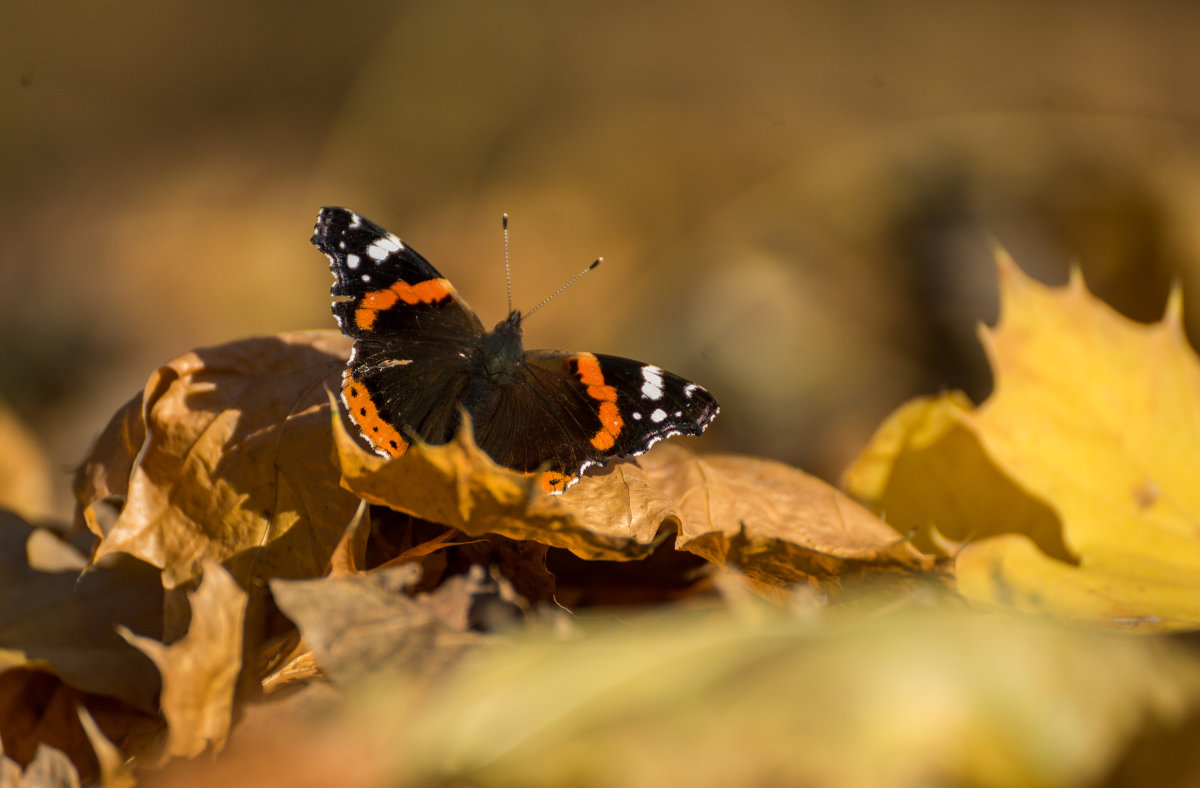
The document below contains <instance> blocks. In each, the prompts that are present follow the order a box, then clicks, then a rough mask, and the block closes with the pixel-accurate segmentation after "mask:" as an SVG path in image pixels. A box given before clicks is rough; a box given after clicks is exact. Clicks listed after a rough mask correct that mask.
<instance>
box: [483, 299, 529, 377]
mask: <svg viewBox="0 0 1200 788" xmlns="http://www.w3.org/2000/svg"><path fill="white" fill-rule="evenodd" d="M524 363H525V349H524V348H523V347H522V346H521V313H520V312H518V311H516V310H515V309H514V310H513V311H512V312H510V313H509V315H508V317H507V318H505V319H504V320H501V321H500V322H499V323H497V324H496V327H495V328H494V329H492V330H491V331H490V332H489V333H487V334H485V335H484V337H483V346H482V348H481V350H480V354H479V356H478V358H477V359H476V364H478V366H479V370H480V371H481V372H482V373H483V375H485V376H486V377H487V379H488V380H489V381H491V382H492V383H494V384H498V385H504V384H506V383H515V382H517V381H518V380H520V377H521V376H520V370H521V365H522V364H524Z"/></svg>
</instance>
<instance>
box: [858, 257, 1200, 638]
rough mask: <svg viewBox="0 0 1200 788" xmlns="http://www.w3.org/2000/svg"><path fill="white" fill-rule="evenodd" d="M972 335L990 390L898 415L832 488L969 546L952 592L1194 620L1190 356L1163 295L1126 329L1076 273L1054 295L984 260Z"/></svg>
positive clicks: (1128, 618) (1197, 418)
mask: <svg viewBox="0 0 1200 788" xmlns="http://www.w3.org/2000/svg"><path fill="white" fill-rule="evenodd" d="M997 263H998V267H999V275H1000V289H1001V304H1002V314H1001V319H1000V321H999V323H998V325H997V326H996V327H995V328H990V329H987V328H985V329H983V330H982V332H981V338H982V341H983V344H984V346H985V348H986V349H987V352H988V355H989V358H990V361H991V365H992V369H993V371H994V374H995V379H996V386H995V391H994V392H993V393H992V395H991V396H990V397H989V398H988V400H987V401H986V402H984V403H983V404H982V405H980V406H979V407H978V408H976V409H971V408H970V405H969V403H967V402H966V401H965V398H964V397H962V395H960V394H947V395H943V396H941V397H938V398H932V399H922V400H918V401H914V402H912V403H909V404H908V405H905V406H904V407H902V408H901V409H900V410H898V411H897V412H896V413H895V414H893V416H892V417H891V418H890V419H889V420H888V421H887V422H886V423H885V424H884V426H883V427H881V428H880V430H879V431H878V432H877V433H876V436H875V438H874V439H873V440H872V442H871V445H870V446H869V447H868V448H867V450H866V451H865V452H864V453H863V455H862V456H860V458H859V459H858V460H857V461H856V462H855V464H854V465H853V466H852V467H851V469H850V470H849V472H848V473H847V476H846V486H847V488H848V489H849V490H850V491H851V492H852V493H854V494H855V495H857V496H858V497H860V498H862V499H864V500H867V501H868V502H870V503H872V504H873V505H874V506H876V507H877V508H878V509H879V510H881V511H882V512H883V513H884V514H885V517H886V518H887V519H888V520H889V521H890V522H891V523H893V524H894V525H895V526H897V527H899V528H902V529H918V530H919V529H921V528H924V527H926V526H934V527H935V528H936V529H937V531H939V532H940V533H941V534H943V535H945V536H948V537H950V538H952V539H957V540H968V543H967V544H966V545H965V546H964V547H962V549H961V550H960V551H959V552H958V553H957V557H956V562H955V570H956V576H957V582H958V588H959V591H960V592H961V593H963V594H964V595H965V596H967V597H969V598H971V599H974V600H976V601H979V602H983V603H987V604H996V605H1005V606H1015V607H1017V608H1020V609H1025V610H1029V611H1039V612H1051V613H1054V614H1057V615H1061V616H1065V617H1069V618H1076V619H1084V620H1092V621H1100V622H1111V623H1117V624H1121V625H1125V626H1130V627H1133V628H1140V629H1179V628H1191V627H1195V626H1198V625H1200V484H1198V483H1197V480H1196V472H1195V467H1196V456H1197V452H1198V450H1200V360H1198V359H1197V357H1196V355H1195V353H1194V351H1193V350H1192V349H1191V348H1190V347H1189V346H1188V344H1187V341H1186V339H1185V338H1184V335H1183V331H1182V328H1181V320H1180V315H1181V311H1182V303H1181V298H1180V296H1179V294H1178V292H1176V293H1173V294H1172V296H1171V299H1170V301H1169V303H1168V306H1167V310H1166V314H1165V316H1164V317H1163V320H1162V321H1161V322H1159V323H1155V324H1153V325H1143V324H1139V323H1135V322H1134V321H1131V320H1129V319H1127V318H1125V317H1122V316H1121V315H1119V314H1117V313H1116V312H1115V311H1113V310H1112V309H1111V308H1109V307H1108V306H1106V305H1105V304H1103V303H1102V302H1100V301H1098V300H1097V299H1095V298H1094V297H1093V296H1092V295H1091V294H1090V293H1089V292H1088V291H1087V289H1086V287H1085V286H1084V283H1083V280H1082V278H1081V276H1080V275H1079V273H1078V272H1077V271H1076V272H1075V273H1073V274H1072V277H1071V280H1070V282H1069V283H1068V284H1067V285H1066V286H1065V287H1062V288H1050V287H1046V286H1044V285H1041V284H1039V283H1038V282H1035V281H1034V280H1032V279H1030V278H1028V277H1027V276H1025V275H1024V274H1023V273H1022V272H1021V271H1020V269H1018V268H1017V266H1016V265H1015V263H1013V262H1012V260H1011V259H1010V258H1009V257H1008V256H1007V255H1005V254H1004V253H1002V252H999V253H997Z"/></svg>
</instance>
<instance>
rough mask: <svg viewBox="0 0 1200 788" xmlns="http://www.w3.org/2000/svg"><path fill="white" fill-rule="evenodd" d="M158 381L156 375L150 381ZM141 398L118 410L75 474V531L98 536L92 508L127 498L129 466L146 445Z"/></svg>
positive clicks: (100, 529)
mask: <svg viewBox="0 0 1200 788" xmlns="http://www.w3.org/2000/svg"><path fill="white" fill-rule="evenodd" d="M158 379H159V378H158V376H157V375H156V377H155V378H152V379H151V380H152V381H154V380H158ZM147 393H148V392H147ZM143 396H144V394H143V393H142V392H139V393H138V394H137V395H135V396H134V397H133V398H132V399H130V400H129V401H128V402H126V403H125V404H124V405H122V406H121V409H120V410H118V411H117V412H116V414H114V415H113V417H112V419H110V420H109V422H108V426H106V427H105V428H104V431H103V432H101V433H100V437H99V438H97V439H96V443H95V444H94V445H93V446H92V449H91V451H90V452H88V456H87V458H86V459H84V461H83V462H82V463H81V464H80V466H79V467H78V468H77V469H76V470H75V479H74V482H73V485H72V486H73V488H74V492H75V500H76V502H77V505H76V508H75V529H76V530H82V529H83V528H87V529H89V530H91V531H92V533H94V534H96V535H97V536H102V535H103V533H104V528H103V524H102V523H101V522H100V519H99V517H97V514H96V510H95V506H96V504H98V503H100V502H101V501H105V500H108V499H110V498H115V499H118V500H120V501H124V500H125V497H126V495H128V494H129V477H130V475H131V474H132V472H133V464H134V461H135V460H136V459H137V455H138V452H139V451H141V448H142V444H143V443H145V441H146V421H145V419H144V418H143V414H142V398H143Z"/></svg>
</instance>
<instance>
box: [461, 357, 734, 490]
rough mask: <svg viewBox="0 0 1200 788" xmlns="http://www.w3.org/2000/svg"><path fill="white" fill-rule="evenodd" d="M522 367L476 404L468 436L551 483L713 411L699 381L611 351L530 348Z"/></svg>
mask: <svg viewBox="0 0 1200 788" xmlns="http://www.w3.org/2000/svg"><path fill="white" fill-rule="evenodd" d="M523 375H524V380H523V381H522V383H521V385H515V386H511V387H506V388H504V389H501V390H498V391H497V392H496V394H495V397H494V399H493V401H491V402H489V403H487V406H486V407H483V406H480V407H478V408H477V409H476V412H475V413H474V414H473V415H474V416H475V425H476V426H475V433H476V440H477V442H478V443H479V446H480V447H481V448H482V449H483V450H484V451H486V452H487V453H488V454H489V455H490V456H491V457H492V458H493V459H494V460H496V462H498V463H500V464H501V465H506V466H508V467H511V468H515V469H517V470H520V471H525V472H531V471H534V470H537V469H539V468H546V469H548V470H549V474H548V476H547V477H546V478H545V484H546V486H547V489H549V490H551V491H558V490H561V489H564V488H565V487H567V486H569V485H570V484H572V483H573V482H575V481H576V480H577V479H578V477H579V475H580V474H581V473H582V472H583V471H584V470H586V469H587V468H588V467H589V466H590V465H595V464H599V463H602V462H605V461H606V460H610V459H614V458H617V457H626V456H630V455H637V454H641V453H643V452H644V451H646V450H647V449H649V448H650V447H651V446H653V445H654V444H655V443H657V442H658V441H660V440H663V439H664V438H669V437H672V436H675V435H699V434H700V433H702V432H703V431H704V430H705V428H706V427H708V425H709V424H710V423H711V422H712V420H713V419H714V418H715V417H716V415H717V411H718V406H717V401H716V400H715V399H714V398H713V396H712V395H711V394H709V393H708V392H707V391H706V390H704V389H703V388H701V387H700V386H697V385H696V384H694V383H692V382H690V381H688V380H685V379H684V378H681V377H679V376H678V375H675V374H672V373H670V372H667V371H665V370H662V369H660V368H658V367H655V366H652V365H648V364H643V363H641V362H640V361H633V360H632V359H627V358H620V357H617V356H606V355H600V354H594V353H568V352H559V351H546V350H539V351H532V352H530V353H528V354H527V355H526V358H525V364H524V367H523Z"/></svg>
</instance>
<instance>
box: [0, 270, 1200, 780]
mask: <svg viewBox="0 0 1200 788" xmlns="http://www.w3.org/2000/svg"><path fill="white" fill-rule="evenodd" d="M1000 260H1001V262H1000V278H1001V286H1002V293H1003V313H1002V319H1001V321H1000V323H999V325H998V326H997V327H995V328H993V329H988V330H986V331H985V332H984V334H983V339H984V343H985V346H986V347H987V349H988V351H989V353H990V355H991V358H992V363H993V369H994V372H995V376H996V387H995V391H994V393H993V394H992V395H991V397H990V398H989V399H988V400H987V401H986V402H984V403H983V404H982V405H979V406H973V405H972V404H971V403H970V402H969V401H967V400H966V398H965V397H963V396H962V395H961V394H957V393H953V392H952V393H947V394H944V395H942V396H940V397H937V398H926V399H921V400H918V401H915V402H913V403H909V404H908V405H905V406H903V407H902V408H900V409H899V410H898V411H897V412H896V413H895V414H894V415H893V416H892V417H890V418H889V419H888V420H887V422H886V423H885V424H884V425H883V426H881V427H880V429H879V431H878V432H877V434H876V436H875V438H874V439H873V440H872V442H871V443H870V445H869V446H868V447H867V448H866V449H865V450H864V452H863V454H862V456H861V457H860V458H859V459H858V460H857V461H856V462H855V463H854V465H853V466H852V467H851V468H850V469H849V471H848V472H847V475H846V480H845V487H846V490H847V491H848V493H843V492H840V491H838V490H837V489H835V488H833V487H831V486H829V485H828V484H826V483H824V482H822V481H820V480H818V479H816V478H814V477H812V476H809V475H806V474H805V473H803V472H802V471H800V470H797V469H795V468H792V467H788V466H785V465H782V464H780V463H777V462H773V461H770V460H765V459H758V458H753V457H744V456H730V455H707V456H702V455H696V454H694V453H692V452H691V451H689V449H688V448H687V446H686V444H685V443H667V444H660V445H658V446H656V447H655V449H654V450H652V451H651V452H649V453H647V454H646V455H644V456H642V457H639V458H637V459H636V460H630V461H625V462H619V463H613V464H610V465H609V466H607V467H604V468H599V469H593V470H592V471H591V472H590V473H589V474H588V475H586V476H585V477H584V478H583V479H582V480H581V481H580V482H579V483H578V484H577V485H575V486H573V487H571V488H570V489H568V491H567V492H566V493H564V494H563V495H560V496H552V495H548V494H546V493H544V492H542V491H541V490H540V489H538V486H537V485H536V483H535V481H534V480H533V479H532V478H531V477H528V476H523V475H521V474H518V473H514V472H511V471H509V470H507V469H505V468H502V467H499V466H496V465H495V464H494V463H493V462H492V461H491V460H490V459H489V458H488V457H487V456H486V455H485V454H483V453H482V452H481V451H480V450H479V449H478V448H477V447H476V446H475V444H474V442H473V440H472V433H471V429H470V425H469V423H468V424H466V425H464V428H463V430H461V431H460V433H459V434H458V435H457V437H456V438H455V439H454V440H453V441H451V442H450V443H448V444H446V445H442V446H427V445H421V444H417V445H415V446H414V447H413V449H412V450H410V451H408V452H407V453H405V454H404V455H403V456H401V457H399V458H397V459H394V460H384V459H381V458H379V457H377V456H376V455H374V454H372V453H371V452H370V451H368V450H367V449H365V448H364V447H363V446H362V445H361V444H360V442H359V439H358V438H357V437H356V436H355V435H353V434H352V432H351V431H348V430H347V427H346V424H345V422H344V421H343V415H342V413H341V412H340V410H339V407H338V405H337V403H336V401H335V400H334V399H333V398H332V396H331V394H330V391H332V390H336V389H337V382H338V379H339V377H340V374H341V370H342V368H343V366H344V363H345V358H346V355H347V353H348V350H349V344H348V341H347V340H345V339H344V338H342V337H341V336H338V335H334V334H332V333H329V332H307V333H294V334H284V335H279V336H275V337H269V338H260V339H251V340H245V341H241V342H236V343H233V344H229V345H225V346H221V347H215V348H207V349H201V350H196V351H194V352H191V353H188V354H185V355H183V356H181V357H179V358H177V359H175V360H174V361H171V362H170V363H168V364H166V365H165V366H163V367H162V368H160V369H159V370H157V371H156V372H154V374H152V375H151V376H150V379H149V381H148V382H147V384H146V387H145V389H144V390H143V391H142V393H141V394H139V395H138V396H137V397H135V398H134V399H132V400H131V401H130V402H129V403H128V404H127V405H126V406H125V407H123V408H122V409H121V410H120V411H119V412H118V413H117V414H116V415H115V416H114V418H113V419H112V421H111V422H110V424H109V426H108V427H107V429H106V430H105V431H104V433H103V434H102V435H101V436H100V437H99V439H98V440H97V442H96V444H95V446H94V447H93V449H92V451H91V453H90V454H89V455H88V457H87V458H86V459H85V461H84V462H83V463H82V465H81V466H80V467H79V469H78V471H77V473H76V478H75V492H76V496H77V500H78V507H77V518H76V523H75V529H74V531H73V532H72V533H70V534H67V533H66V529H58V528H56V527H54V525H53V524H42V525H41V526H40V527H38V526H35V525H32V524H30V523H29V522H28V521H27V520H26V519H24V517H23V516H22V515H23V514H24V513H25V512H27V511H29V509H28V508H22V507H28V505H29V504H28V503H27V501H28V499H27V498H24V499H23V498H21V497H19V496H17V495H16V494H13V495H12V497H7V496H8V494H7V493H6V494H5V495H6V497H5V499H4V500H5V502H6V505H8V507H9V508H10V509H11V510H12V511H11V512H4V513H0V544H2V547H3V553H2V554H0V567H2V570H0V743H2V745H3V756H2V758H0V785H10V784H11V785H64V786H66V785H77V784H80V781H83V782H85V783H87V782H91V783H96V784H102V785H105V786H127V785H132V784H134V783H135V782H143V783H145V784H150V785H168V786H193V785H195V786H202V785H217V784H220V785H230V784H233V785H242V784H245V785H280V786H283V785H289V786H290V785H328V784H336V785H348V786H359V785H361V786H375V785H444V784H470V785H475V784H478V785H546V786H554V785H596V786H602V785H647V786H650V785H663V784H688V785H701V786H703V785H713V786H717V785H722V786H724V785H731V784H811V785H913V784H926V783H953V784H970V785H976V784H978V785H1071V784H1092V783H1095V782H1096V781H1098V780H1101V779H1110V780H1119V779H1123V778H1124V777H1125V776H1128V777H1129V778H1130V779H1134V780H1135V781H1136V780H1137V779H1142V778H1144V777H1145V776H1146V775H1148V774H1152V773H1158V772H1154V771H1153V770H1154V769H1159V770H1160V772H1161V770H1163V769H1164V768H1168V767H1169V769H1171V770H1174V771H1173V773H1176V774H1183V775H1190V777H1191V778H1196V777H1197V776H1200V763H1197V760H1196V759H1195V757H1194V756H1193V757H1192V759H1191V760H1190V761H1189V760H1188V759H1187V757H1185V756H1184V755H1181V754H1180V753H1182V752H1184V751H1185V750H1186V748H1181V747H1178V746H1175V745H1177V744H1178V742H1182V741H1185V740H1186V738H1187V737H1188V736H1194V735H1196V733H1197V732H1200V657H1198V656H1197V655H1196V654H1195V652H1194V650H1193V649H1192V648H1191V647H1190V646H1189V645H1188V644H1187V642H1186V641H1175V640H1169V639H1165V638H1163V637H1161V636H1157V637H1148V636H1146V635H1144V634H1143V635H1141V636H1134V635H1131V634H1129V632H1128V630H1136V631H1140V632H1143V633H1151V632H1161V631H1166V630H1190V629H1197V628H1200V482H1198V481H1197V474H1196V472H1195V470H1194V469H1195V467H1196V465H1197V463H1196V458H1195V455H1196V453H1197V451H1198V448H1197V447H1200V362H1198V361H1197V358H1196V356H1195V354H1194V352H1193V351H1192V350H1191V349H1190V347H1188V345H1187V343H1186V341H1185V339H1184V338H1183V335H1182V332H1181V329H1180V325H1179V314H1180V310H1181V308H1182V305H1181V299H1180V298H1179V296H1178V295H1176V296H1173V298H1172V301H1171V304H1170V306H1169V308H1168V312H1167V316H1166V318H1165V319H1164V320H1163V321H1162V322H1161V323H1159V324H1156V325H1153V326H1143V325H1138V324H1135V323H1132V322H1131V321H1128V320H1126V319H1124V318H1121V317H1120V316H1118V315H1116V314H1115V313H1114V312H1112V311H1111V310H1110V309H1109V308H1108V307H1106V306H1104V305H1103V304H1101V303H1099V302H1097V301H1096V300H1095V299H1093V298H1092V297H1091V296H1090V295H1089V294H1088V293H1087V291H1086V289H1085V288H1084V286H1083V284H1082V282H1081V281H1080V280H1079V278H1078V277H1076V278H1075V279H1073V280H1072V282H1071V284H1070V285H1069V286H1067V287H1066V288H1063V289H1057V290H1056V289H1052V288H1047V287H1044V286H1042V285H1039V284H1037V283H1035V282H1033V281H1031V280H1029V279H1027V278H1026V277H1025V276H1024V275H1023V274H1021V273H1020V271H1019V270H1018V269H1017V268H1016V267H1015V266H1014V265H1013V264H1012V263H1011V262H1010V261H1008V260H1007V259H1006V258H1004V257H1003V256H1001V258H1000ZM718 423H719V422H718ZM11 445H12V446H14V447H17V449H13V451H19V452H27V451H28V448H27V447H25V444H23V443H20V442H13V443H12V444H11ZM19 459H20V457H19V456H17V461H13V460H12V458H11V457H10V458H8V460H7V461H8V462H9V464H10V465H14V467H16V466H20V465H21V463H20V462H19ZM0 467H3V466H0ZM2 491H3V488H0V492H2ZM851 495H852V496H854V497H855V498H857V499H858V500H859V501H862V502H863V503H858V502H856V501H855V500H854V498H852V497H851ZM26 516H27V515H26ZM1030 614H1034V615H1030ZM1063 621H1069V622H1073V625H1072V626H1070V627H1068V626H1065V625H1064V624H1063V623H1062V622H1063ZM1080 624H1084V625H1086V626H1084V627H1080V626H1079V625H1080ZM1163 752H1166V753H1169V754H1170V755H1169V756H1168V757H1167V758H1166V759H1165V760H1164V758H1163V757H1162V755H1161V754H1162V753H1163ZM1189 770H1190V771H1189Z"/></svg>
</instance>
